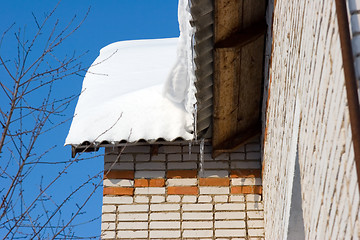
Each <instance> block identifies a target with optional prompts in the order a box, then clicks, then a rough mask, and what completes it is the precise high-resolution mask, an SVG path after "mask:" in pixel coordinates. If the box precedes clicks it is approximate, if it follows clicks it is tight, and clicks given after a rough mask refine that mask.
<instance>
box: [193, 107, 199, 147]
mask: <svg viewBox="0 0 360 240" xmlns="http://www.w3.org/2000/svg"><path fill="white" fill-rule="evenodd" d="M194 110H195V112H194V125H195V126H194V136H195V142H196V143H197V140H198V139H197V103H195V106H194Z"/></svg>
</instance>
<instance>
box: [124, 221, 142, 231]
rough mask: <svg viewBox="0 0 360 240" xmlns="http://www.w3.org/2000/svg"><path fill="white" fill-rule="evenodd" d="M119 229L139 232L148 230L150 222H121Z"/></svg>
mask: <svg viewBox="0 0 360 240" xmlns="http://www.w3.org/2000/svg"><path fill="white" fill-rule="evenodd" d="M117 228H118V229H122V230H123V229H129V230H138V229H147V228H148V222H119V224H118V226H117Z"/></svg>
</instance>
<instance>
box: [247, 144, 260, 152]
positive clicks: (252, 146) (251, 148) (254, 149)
mask: <svg viewBox="0 0 360 240" xmlns="http://www.w3.org/2000/svg"><path fill="white" fill-rule="evenodd" d="M245 148H246V152H259V151H260V144H258V143H251V144H246V146H245Z"/></svg>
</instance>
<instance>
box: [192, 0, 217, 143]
mask: <svg viewBox="0 0 360 240" xmlns="http://www.w3.org/2000/svg"><path fill="white" fill-rule="evenodd" d="M190 1H191V8H190V12H191V15H192V18H193V21H192V23H191V24H192V25H193V26H195V28H196V31H195V36H194V38H193V41H194V42H193V44H194V50H195V54H194V63H195V66H196V70H195V76H196V79H197V80H196V82H195V86H196V89H197V93H196V99H197V123H196V132H197V137H198V138H210V137H211V136H212V114H213V72H214V67H213V61H214V60H213V46H214V30H213V24H214V4H213V1H212V0H190Z"/></svg>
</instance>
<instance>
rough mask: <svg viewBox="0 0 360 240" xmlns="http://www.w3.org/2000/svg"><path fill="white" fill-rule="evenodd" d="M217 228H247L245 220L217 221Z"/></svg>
mask: <svg viewBox="0 0 360 240" xmlns="http://www.w3.org/2000/svg"><path fill="white" fill-rule="evenodd" d="M215 228H245V221H244V220H242V221H215Z"/></svg>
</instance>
